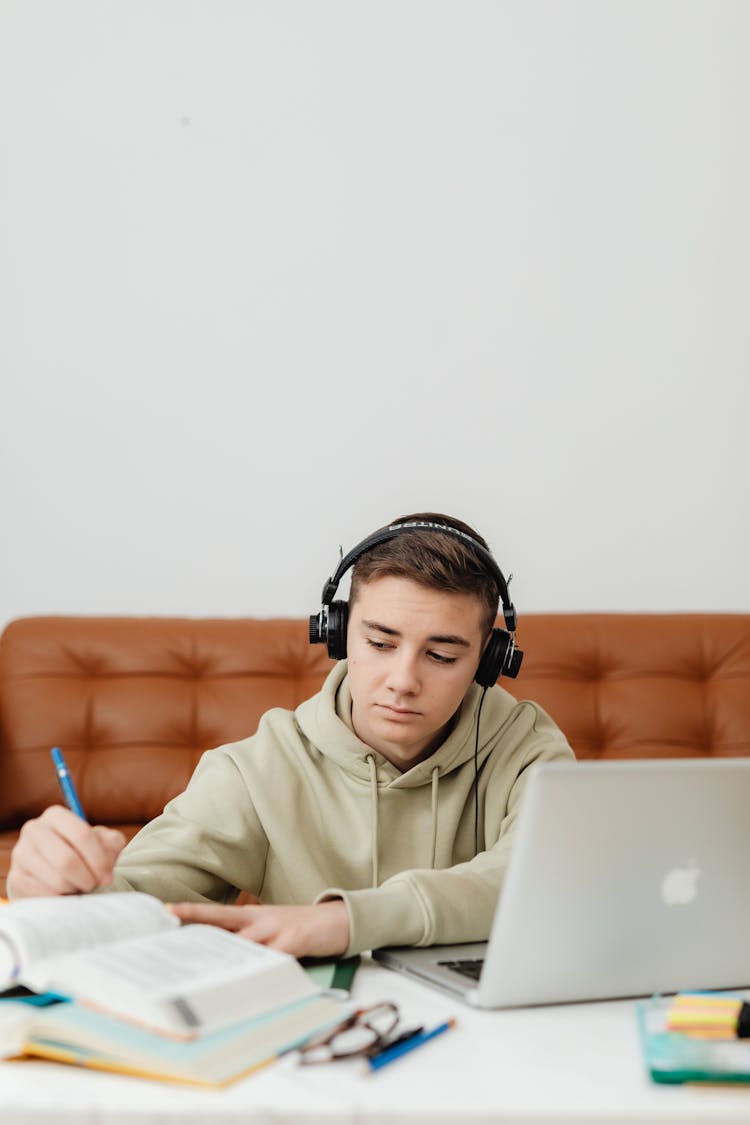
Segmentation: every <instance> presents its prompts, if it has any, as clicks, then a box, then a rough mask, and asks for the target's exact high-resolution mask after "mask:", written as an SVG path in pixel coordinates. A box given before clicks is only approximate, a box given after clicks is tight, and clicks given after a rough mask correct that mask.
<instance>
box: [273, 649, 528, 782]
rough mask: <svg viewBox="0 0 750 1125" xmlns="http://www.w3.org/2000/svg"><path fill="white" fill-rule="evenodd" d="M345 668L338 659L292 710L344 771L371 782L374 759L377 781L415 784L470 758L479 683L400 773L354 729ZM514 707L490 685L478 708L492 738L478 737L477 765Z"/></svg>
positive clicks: (503, 693) (311, 737)
mask: <svg viewBox="0 0 750 1125" xmlns="http://www.w3.org/2000/svg"><path fill="white" fill-rule="evenodd" d="M347 671H348V666H347V662H346V660H341V661H339V662H338V664H336V665H335V667H334V668H333V669H332V670H331V672H330V673H329V675H328V678H327V679H326V681H325V683H324V684H323V687H322V689H321V691H320V692H319V693H318V695H316V696H314V697H313V698H312V699H308V700H306V701H305V702H304V703H302V704H301V705H300V706H299V707H298V708H297V711H296V712H295V716H296V719H297V722H298V724H299V727H300V729H301V731H302V733H303V734H304V735H305V736H306V737H307V738H308V739H309V740H310V742H311V743H312V744H313V745H314V746H316V747H318V749H319V750H320V752H321V753H322V754H324V755H325V756H326V757H328V758H330V759H332V760H333V761H335V762H336V764H337V765H338V766H339V767H340V768H341V769H343V770H344V771H345V772H346V773H348V774H350V775H351V776H352V777H356V778H359V779H360V780H362V781H364V782H366V783H368V784H369V783H371V781H372V767H371V765H370V763H371V762H374V764H375V772H376V777H377V784H378V785H380V786H382V785H385V786H388V787H390V788H393V789H413V788H416V787H418V786H420V785H432V784H433V777H434V776H435V771H437V777H439V778H443V777H445V776H446V774H449V773H451V772H453V771H454V770H457V769H459V768H460V767H461V766H463V765H464V764H465V763H466V762H468V761H472V762H473V759H474V745H475V739H476V718H477V711H478V708H479V704H480V701H481V698H482V688H481V687H480V686H479V685H478V684H475V683H473V684H472V685H471V686H470V688H469V690H468V691H467V693H466V695H465V696H464V698H463V700H462V702H461V705H460V707H459V708H458V711H457V712H456V714H455V716H454V720H453V727H452V729H451V731H450V733H449V734H448V736H447V738H446V739H445V741H444V742H442V743H441V745H440V746H438V748H437V750H435V751H434V753H433V754H431V755H430V756H429V758H425V759H424V761H422V762H418V763H417V764H416V765H414V766H411V768H410V769H408V770H405V771H404V772H403V773H402V772H401V770H399V769H398V767H397V766H394V765H393V763H392V762H389V761H388V759H387V758H384V757H383V755H382V754H381V753H379V751H377V750H374V749H373V748H372V747H371V746H368V745H367V743H365V742H362V740H361V739H360V738H358V737H357V735H356V734H355V733H354V728H353V726H352V697H351V692H350V690H349V678H348V675H347ZM516 706H517V703H516V700H515V699H513V697H512V696H511V695H509V694H508V693H507V692H506V691H503V690H502V688H493V689H492V690H490V691H489V692H488V693H487V698H486V700H485V703H484V707H483V709H482V727H483V728H484V729H485V730H487V731H488V732H491V734H492V737H491V738H486V739H485V740H484V741H483V740H482V738H481V736H480V740H479V749H478V753H477V759H478V765H481V764H482V762H483V761H484V758H485V757H486V756H487V754H488V753H489V752H490V749H491V745H492V742H493V741H494V740H496V738H497V731H498V727H499V726H501V725H502V724H503V722H505V721H506V720H507V719H508V718H509V717H510V715H511V714H512V712H513V709H514V708H515V707H516ZM485 724H486V725H485Z"/></svg>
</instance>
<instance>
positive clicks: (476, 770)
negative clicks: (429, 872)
mask: <svg viewBox="0 0 750 1125" xmlns="http://www.w3.org/2000/svg"><path fill="white" fill-rule="evenodd" d="M486 694H487V688H486V687H484V688H482V698H481V699H480V700H479V707H478V709H477V733H476V738H475V740H474V855H475V856H476V855H478V854H479V764H478V760H479V718H480V716H481V714H482V704H483V703H484V697H485V695H486Z"/></svg>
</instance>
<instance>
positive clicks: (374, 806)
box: [365, 754, 440, 887]
mask: <svg viewBox="0 0 750 1125" xmlns="http://www.w3.org/2000/svg"><path fill="white" fill-rule="evenodd" d="M365 761H366V762H367V764H368V766H369V767H370V808H371V810H372V885H373V887H377V886H378V879H379V877H380V873H379V871H378V850H379V846H380V841H379V839H378V835H379V823H378V770H377V766H376V765H375V758H374V756H373V755H372V754H368V755H367V757H366V758H365ZM439 776H440V769H439V767H438V766H435V768H434V769H433V771H432V774H431V777H432V859H431V860H430V867H431V869H432V870H433V871H434V870H435V864H436V862H437V838H438V778H439Z"/></svg>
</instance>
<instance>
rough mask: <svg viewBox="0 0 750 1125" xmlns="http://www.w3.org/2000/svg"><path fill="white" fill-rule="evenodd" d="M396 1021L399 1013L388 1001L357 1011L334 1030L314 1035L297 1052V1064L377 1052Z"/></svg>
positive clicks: (328, 1060)
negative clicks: (298, 1062)
mask: <svg viewBox="0 0 750 1125" xmlns="http://www.w3.org/2000/svg"><path fill="white" fill-rule="evenodd" d="M398 1021H399V1010H398V1008H397V1006H396V1005H395V1004H392V1003H391V1002H390V1001H389V1000H386V1001H383V1003H381V1004H373V1005H372V1006H371V1007H369V1008H357V1010H356V1011H354V1012H352V1013H351V1015H349V1016H347V1018H346V1019H345V1020H342V1021H341V1023H337V1024H336V1026H335V1027H334V1028H329V1029H328V1030H327V1031H325V1032H323V1034H322V1035H320V1036H314V1037H313V1038H312V1039H308V1041H307V1042H306V1043H305V1044H304V1045H303V1046H302V1047H300V1049H299V1061H300V1062H301V1063H304V1064H305V1065H307V1064H309V1063H325V1062H333V1061H334V1060H336V1059H350V1058H353V1057H354V1056H355V1055H369V1054H371V1053H374V1052H375V1051H378V1050H380V1049H381V1048H382V1047H383V1046H385V1044H386V1043H387V1042H388V1037H389V1035H390V1034H391V1032H392V1031H393V1030H394V1028H395V1027H396V1024H397V1023H398Z"/></svg>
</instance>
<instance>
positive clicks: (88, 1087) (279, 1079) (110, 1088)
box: [0, 959, 750, 1125]
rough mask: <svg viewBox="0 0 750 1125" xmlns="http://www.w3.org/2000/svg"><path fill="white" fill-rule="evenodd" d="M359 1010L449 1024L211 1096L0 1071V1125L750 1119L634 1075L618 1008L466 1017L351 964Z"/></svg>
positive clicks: (724, 1103)
mask: <svg viewBox="0 0 750 1125" xmlns="http://www.w3.org/2000/svg"><path fill="white" fill-rule="evenodd" d="M355 997H356V999H357V1001H358V1002H362V1003H367V1002H371V1001H373V1000H381V999H394V1000H397V1001H398V1003H399V1004H400V1006H401V1009H402V1012H403V1016H404V1018H405V1020H406V1021H407V1022H419V1023H424V1024H425V1025H432V1024H436V1023H439V1022H441V1021H442V1020H444V1019H446V1018H447V1017H448V1016H455V1017H456V1018H457V1021H458V1026H457V1027H456V1029H455V1030H453V1031H450V1032H448V1033H447V1034H445V1035H441V1036H439V1037H438V1038H437V1039H435V1040H434V1042H432V1043H429V1044H427V1045H425V1046H424V1047H422V1048H420V1049H419V1050H417V1051H414V1052H412V1053H411V1054H409V1055H407V1056H404V1057H403V1058H402V1059H399V1060H397V1061H396V1062H394V1063H393V1064H392V1065H391V1066H389V1067H387V1068H385V1069H384V1070H383V1071H381V1072H379V1073H376V1074H366V1073H364V1072H363V1069H362V1064H361V1063H360V1062H355V1061H349V1062H346V1063H335V1064H330V1065H326V1066H321V1067H304V1068H302V1067H299V1066H297V1065H296V1063H295V1061H294V1058H293V1056H292V1057H289V1058H285V1059H283V1060H281V1061H280V1062H279V1063H276V1064H275V1065H273V1066H270V1067H267V1068H266V1069H264V1070H262V1071H259V1072H258V1073H257V1074H254V1075H251V1076H250V1077H248V1078H246V1079H245V1080H243V1081H242V1082H239V1083H237V1084H235V1085H234V1086H230V1087H228V1088H227V1089H226V1090H220V1091H204V1090H194V1089H190V1088H187V1087H182V1086H169V1085H166V1084H162V1083H158V1082H147V1081H144V1080H141V1079H135V1078H127V1077H121V1076H119V1075H109V1074H103V1073H96V1072H92V1071H85V1070H79V1069H77V1068H75V1067H69V1066H63V1065H56V1064H53V1063H47V1062H42V1061H28V1062H3V1063H0V1121H1V1122H2V1125H44V1123H47V1122H49V1123H50V1125H51V1123H52V1122H54V1123H55V1125H73V1123H75V1125H94V1123H95V1125H125V1123H126V1122H128V1123H129V1122H142V1123H144V1125H145V1123H148V1125H175V1123H177V1122H180V1123H182V1122H185V1123H190V1125H197V1123H198V1122H201V1123H203V1122H205V1123H206V1125H217V1123H219V1125H220V1123H221V1122H224V1121H231V1122H238V1123H239V1122H242V1125H254V1123H263V1125H269V1123H273V1125H291V1123H304V1125H311V1123H315V1125H339V1123H343V1122H356V1123H357V1125H377V1123H380V1122H383V1123H389V1125H394V1123H397V1125H407V1123H413V1122H421V1123H424V1125H426V1123H428V1122H429V1123H431V1125H432V1123H435V1125H466V1123H467V1122H471V1121H478V1122H505V1123H512V1125H521V1123H522V1125H541V1123H545V1125H547V1123H551V1122H561V1121H565V1122H566V1123H567V1125H571V1123H572V1122H586V1123H591V1125H593V1123H594V1122H606V1123H608V1125H621V1123H623V1125H624V1123H625V1122H628V1123H633V1122H641V1123H642V1122H655V1123H659V1125H685V1123H687V1125H716V1122H720V1121H724V1120H728V1121H747V1122H750V1088H747V1089H721V1088H715V1087H713V1088H712V1087H705V1088H701V1087H664V1086H658V1085H656V1084H654V1083H652V1082H651V1081H650V1079H649V1078H648V1076H647V1075H646V1072H645V1070H644V1067H643V1063H642V1059H641V1052H640V1045H639V1041H638V1034H637V1028H636V1020H635V1012H634V1009H633V1003H632V1002H631V1001H617V1002H613V1003H597V1004H570V1005H563V1006H558V1007H549V1008H536V1009H525V1010H517V1011H509V1012H477V1011H474V1010H472V1009H469V1008H467V1007H465V1006H464V1005H462V1004H460V1003H459V1002H454V1001H452V1000H450V999H448V998H444V997H443V996H441V995H440V994H439V993H437V992H433V991H432V990H431V989H427V988H424V987H422V986H421V985H419V984H417V983H416V982H412V981H410V980H406V979H405V978H403V977H401V976H399V975H397V974H396V973H392V972H389V971H388V970H387V969H383V968H381V967H380V966H378V965H375V964H374V963H372V962H370V961H368V960H367V959H364V960H363V964H362V967H361V968H360V970H359V972H358V974H357V980H356V988H355Z"/></svg>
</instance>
